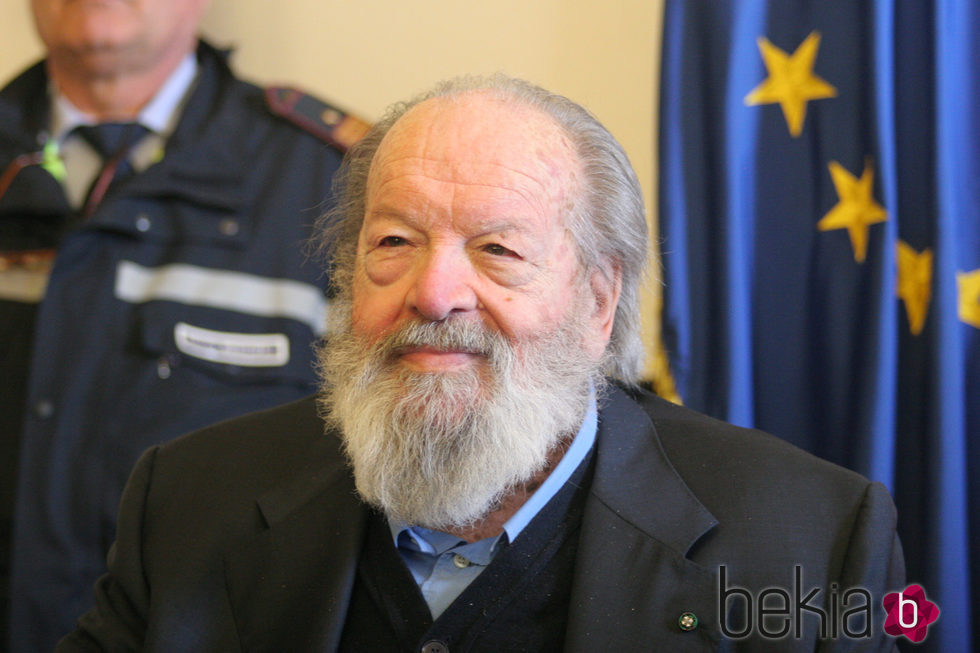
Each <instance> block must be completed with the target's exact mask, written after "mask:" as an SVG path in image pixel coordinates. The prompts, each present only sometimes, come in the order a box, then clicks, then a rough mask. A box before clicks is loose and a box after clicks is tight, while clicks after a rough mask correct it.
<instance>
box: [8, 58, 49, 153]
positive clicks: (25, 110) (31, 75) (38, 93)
mask: <svg viewBox="0 0 980 653" xmlns="http://www.w3.org/2000/svg"><path fill="white" fill-rule="evenodd" d="M47 84H48V78H47V74H46V73H45V69H44V62H43V61H39V62H37V63H35V64H33V65H32V66H30V67H29V68H27V69H26V70H24V71H23V72H21V73H20V74H19V75H17V76H16V77H14V78H13V79H12V80H10V81H9V82H7V84H6V85H4V86H3V88H0V135H3V138H4V139H8V138H11V137H16V138H29V139H31V142H30V143H31V144H33V139H34V137H35V135H34V134H33V133H28V130H27V125H26V124H25V123H26V122H32V121H34V120H36V118H37V116H38V115H39V114H40V113H45V112H46V107H45V106H44V102H45V101H46V98H47ZM18 145H20V144H19V143H18Z"/></svg>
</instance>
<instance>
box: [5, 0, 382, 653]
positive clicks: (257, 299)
mask: <svg viewBox="0 0 980 653" xmlns="http://www.w3.org/2000/svg"><path fill="white" fill-rule="evenodd" d="M31 4H32V9H33V14H34V19H35V23H36V26H37V29H38V32H39V34H40V37H41V39H42V41H43V42H44V44H45V46H46V48H47V58H46V59H45V60H44V61H43V62H40V63H38V64H37V65H35V66H34V67H32V68H30V69H29V70H27V71H26V72H25V73H23V74H22V75H21V76H19V77H18V78H16V79H15V80H14V81H13V82H11V83H10V84H9V85H8V86H7V87H6V88H4V89H3V90H2V92H0V377H2V378H3V390H2V391H0V437H2V447H0V460H2V464H3V468H2V469H0V560H2V578H0V586H2V587H0V595H2V596H3V598H4V603H6V598H7V596H8V595H9V596H10V597H12V601H11V604H10V624H11V630H10V634H9V635H10V649H11V650H12V651H31V652H35V651H42V650H50V649H51V648H52V647H53V645H54V643H55V641H57V639H58V638H59V637H60V636H61V635H63V634H64V633H65V632H67V631H69V630H71V628H72V627H73V624H74V618H75V617H76V616H77V615H78V614H80V613H81V612H83V611H84V610H85V608H86V607H87V606H88V604H89V603H90V600H91V599H90V594H91V585H92V582H93V581H94V579H95V578H97V577H98V576H99V575H100V574H101V573H102V572H103V571H104V565H105V554H106V551H107V549H108V547H109V544H110V542H111V541H112V538H113V536H114V530H115V514H116V510H117V507H118V501H119V495H120V492H121V490H122V487H123V484H124V483H125V480H126V477H127V475H128V473H129V470H130V468H131V467H132V464H133V462H134V461H135V460H136V458H137V455H138V454H139V452H141V451H142V450H143V449H145V448H146V447H147V446H149V445H152V444H154V443H158V442H162V441H165V440H168V439H170V438H172V437H173V436H175V435H178V434H180V433H182V432H185V431H187V430H189V429H192V428H195V427H199V426H203V425H205V424H208V423H211V422H214V421H217V420H220V419H223V418H227V417H230V416H232V415H236V414H238V413H242V412H245V411H248V410H254V409H256V408H260V407H263V406H270V405H272V404H276V403H280V402H282V401H286V400H289V399H293V398H296V397H299V396H302V395H304V394H307V393H308V392H310V390H311V388H312V387H313V386H312V382H313V380H314V373H313V369H312V366H311V360H312V353H311V350H310V346H309V343H310V342H311V341H312V340H314V338H315V337H316V336H318V335H320V334H321V333H322V330H323V324H324V314H325V311H326V307H327V303H326V299H325V295H324V292H323V289H324V287H325V286H326V283H327V279H326V278H324V276H323V274H322V271H321V270H319V269H317V267H316V266H315V265H308V264H307V263H306V261H305V257H304V253H303V250H302V243H303V242H304V241H305V240H306V238H307V236H308V227H309V225H310V223H312V222H313V220H314V219H315V218H316V217H317V215H318V214H319V213H321V212H322V210H323V208H324V206H323V202H324V201H325V200H326V199H327V198H328V195H329V188H330V181H331V177H332V175H333V173H334V171H335V170H336V168H337V166H338V165H339V163H340V159H341V156H342V151H343V150H344V149H345V146H346V145H347V144H349V143H350V142H352V141H353V140H356V138H357V137H358V135H359V133H360V131H361V130H362V129H363V125H362V124H361V123H360V122H359V121H357V120H356V119H353V118H349V117H347V116H344V115H343V114H342V113H340V112H338V111H335V110H333V109H332V108H330V107H326V106H325V105H322V104H320V103H318V102H317V101H315V100H313V99H312V98H310V97H308V96H304V95H302V94H299V93H296V92H292V91H288V90H283V89H270V90H268V91H267V92H266V93H265V94H263V91H262V90H260V89H258V88H256V87H254V86H252V85H250V84H247V83H244V82H242V81H240V80H238V79H236V77H235V76H234V75H233V73H232V72H231V71H230V69H229V68H228V65H227V63H226V60H225V59H226V56H225V54H224V53H222V52H219V51H218V50H216V49H215V48H213V47H212V46H210V45H208V44H207V43H204V42H201V41H199V40H198V37H197V29H198V24H199V22H200V19H201V17H202V15H203V13H204V11H205V9H206V7H207V4H208V3H207V0H141V1H136V2H95V1H92V2H89V1H85V0H77V1H70V0H32V3H31ZM324 141H326V142H324ZM18 460H19V464H18ZM15 505H16V509H14V506H15ZM11 531H12V534H11ZM11 538H12V541H11ZM8 548H11V549H12V558H10V559H11V560H12V563H11V567H10V572H9V573H10V576H9V578H8V570H7V561H8ZM8 581H9V584H8ZM4 607H6V606H4ZM6 612H7V610H4V613H6ZM4 621H6V619H5V620H4ZM4 635H6V634H5V633H4ZM2 647H3V645H2V644H0V648H2Z"/></svg>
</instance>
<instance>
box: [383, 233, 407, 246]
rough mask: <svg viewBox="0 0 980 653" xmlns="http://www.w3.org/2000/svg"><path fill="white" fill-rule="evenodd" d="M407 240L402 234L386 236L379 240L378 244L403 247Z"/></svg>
mask: <svg viewBox="0 0 980 653" xmlns="http://www.w3.org/2000/svg"><path fill="white" fill-rule="evenodd" d="M407 242H408V241H406V240H405V239H404V238H402V237H401V236H385V237H384V238H382V239H381V240H380V241H379V242H378V245H379V246H381V247H401V246H402V245H405V244H406V243H407Z"/></svg>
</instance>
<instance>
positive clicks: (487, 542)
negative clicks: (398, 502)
mask: <svg viewBox="0 0 980 653" xmlns="http://www.w3.org/2000/svg"><path fill="white" fill-rule="evenodd" d="M597 423H598V412H597V410H596V400H595V392H594V391H593V392H592V395H591V397H589V407H588V410H587V411H586V414H585V419H584V420H582V426H581V427H579V430H578V433H577V434H576V435H575V438H574V439H573V440H572V443H571V445H569V447H568V450H567V451H565V455H564V456H562V459H561V460H560V461H558V464H557V465H556V466H555V468H554V469H553V470H552V472H551V474H549V475H548V478H546V479H545V480H544V482H543V483H542V484H541V485H540V487H538V489H537V490H535V491H534V494H532V495H531V498H529V499H528V500H527V501H526V502H525V503H524V505H522V506H521V507H520V508H519V509H518V510H517V512H515V513H514V514H513V515H511V517H510V519H508V520H507V521H506V522H504V530H503V532H502V533H500V534H499V535H496V536H494V537H487V538H484V539H482V540H478V541H476V542H473V543H471V544H467V543H466V541H464V540H461V539H460V538H458V537H456V536H455V535H450V534H448V533H443V532H441V531H433V530H429V529H427V528H422V527H420V526H409V525H407V524H405V523H391V522H389V527H390V528H391V534H392V537H393V538H394V540H395V548H396V549H398V553H399V554H400V555H401V557H402V560H404V561H405V564H406V565H408V569H409V571H411V572H412V577H413V578H415V582H416V583H418V585H419V589H420V590H422V596H423V597H424V598H425V602H426V603H428V605H429V611H430V612H431V613H432V618H433V619H438V618H439V615H441V614H442V613H443V611H444V610H445V609H446V608H448V607H449V604H450V603H452V602H453V601H455V600H456V597H457V596H459V595H460V594H462V592H463V590H465V589H466V588H467V587H468V586H469V584H470V583H472V582H473V580H474V579H476V577H477V576H479V575H480V574H481V573H482V572H483V570H484V569H486V567H487V565H489V564H490V561H491V560H493V559H494V557H495V556H496V555H497V553H498V552H499V551H500V550H501V549H502V548H503V547H504V546H505V545H506V544H507V543H508V542H513V541H514V540H515V539H517V536H518V535H520V533H521V531H522V530H524V527H525V526H527V525H528V524H529V523H530V521H531V520H532V519H534V517H535V515H537V514H538V513H539V512H540V511H541V509H542V508H544V506H545V505H546V504H547V503H548V501H550V500H551V498H552V497H554V496H555V495H556V494H557V493H558V491H559V490H560V489H561V488H562V486H564V485H565V482H566V481H568V479H569V478H570V477H571V475H572V473H573V472H574V471H575V470H576V469H578V466H579V465H580V464H581V463H582V461H583V460H585V457H586V455H588V453H589V451H590V450H591V449H592V445H593V444H595V437H596V425H597Z"/></svg>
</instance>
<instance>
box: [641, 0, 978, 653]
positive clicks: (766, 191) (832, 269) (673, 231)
mask: <svg viewBox="0 0 980 653" xmlns="http://www.w3.org/2000/svg"><path fill="white" fill-rule="evenodd" d="M662 62H663V69H662V89H661V114H660V124H661V127H660V170H661V172H660V227H661V233H662V237H663V239H662V250H663V260H664V266H665V275H666V278H665V282H666V290H665V298H664V304H665V305H664V311H663V325H662V326H663V334H664V340H665V345H666V347H667V350H668V355H669V357H670V362H671V369H672V372H673V374H674V380H675V382H676V385H677V390H678V392H679V394H680V396H681V398H682V399H683V400H684V402H685V403H686V404H687V405H689V406H691V407H693V408H695V409H698V410H702V411H704V412H707V413H710V414H712V415H715V416H718V417H721V418H723V419H726V420H729V421H732V422H735V423H738V424H742V425H746V426H755V427H758V428H762V429H765V430H767V431H770V432H772V433H774V434H776V435H778V436H780V437H782V438H784V439H786V440H788V441H790V442H793V443H794V444H796V445H798V446H801V447H803V448H804V449H807V450H809V451H811V452H813V453H815V454H817V455H819V456H821V457H823V458H827V459H829V460H832V461H834V462H836V463H838V464H841V465H844V466H846V467H850V468H852V469H854V470H857V471H858V472H861V473H863V474H865V475H867V476H869V477H871V478H872V479H874V480H878V481H881V482H883V483H885V484H886V485H887V486H888V487H889V489H890V490H891V492H892V494H893V496H894V497H895V501H896V504H897V506H898V510H899V533H900V536H901V538H902V542H903V546H904V549H905V553H906V560H907V569H908V578H909V582H910V583H911V582H917V583H919V584H920V585H922V586H923V587H924V588H925V590H926V593H927V595H928V596H929V598H930V599H931V600H933V601H935V602H936V603H937V604H938V605H939V606H940V609H941V611H942V612H941V616H940V618H939V620H938V621H937V622H936V623H935V624H933V625H932V626H931V627H930V629H929V637H928V638H927V640H926V641H925V642H924V643H923V644H922V645H921V648H922V650H932V651H943V652H957V651H964V652H965V651H969V650H971V645H972V647H973V650H978V651H980V629H978V628H977V625H978V624H980V3H977V2H974V1H973V0H860V1H858V0H855V1H848V2H813V1H807V0H703V1H697V0H686V1H685V0H667V1H666V10H665V19H664V41H663V57H662ZM972 588H977V589H976V591H971V590H972ZM879 600H880V597H879ZM971 624H973V627H971Z"/></svg>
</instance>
